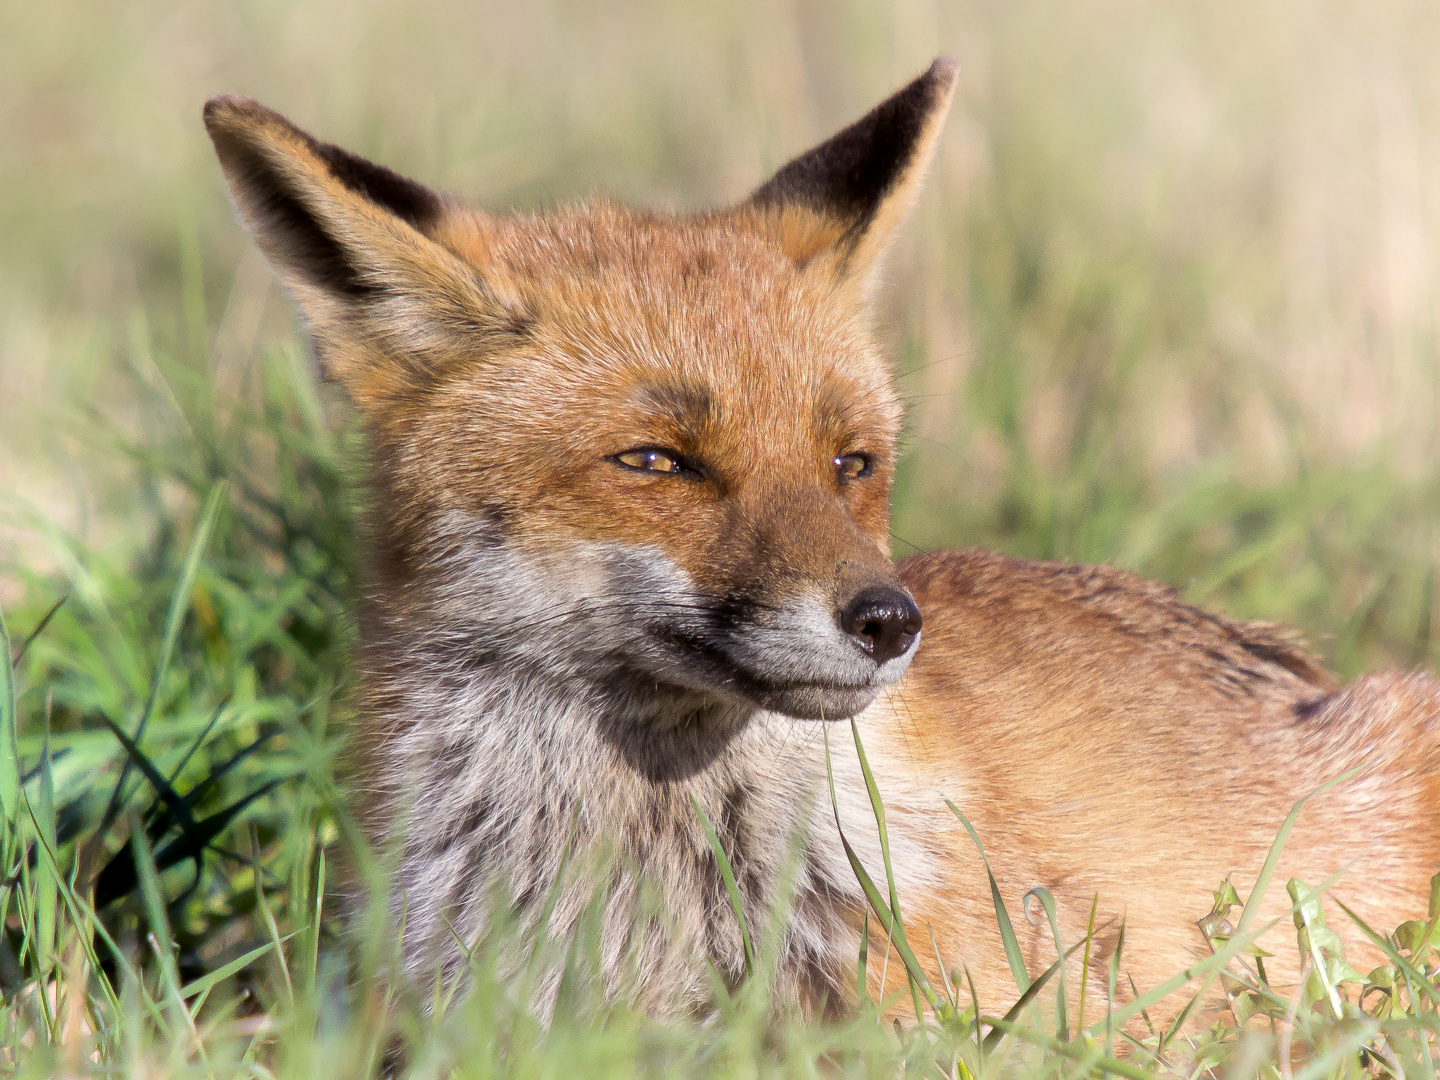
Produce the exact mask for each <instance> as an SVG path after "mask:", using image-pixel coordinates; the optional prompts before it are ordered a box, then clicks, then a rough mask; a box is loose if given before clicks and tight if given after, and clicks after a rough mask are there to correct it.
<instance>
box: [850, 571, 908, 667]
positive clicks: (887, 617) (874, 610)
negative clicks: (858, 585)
mask: <svg viewBox="0 0 1440 1080" xmlns="http://www.w3.org/2000/svg"><path fill="white" fill-rule="evenodd" d="M840 629H841V630H843V631H845V633H847V634H849V635H850V636H851V637H852V638H854V639H855V640H856V641H857V642H858V643H859V645H860V647H861V648H862V649H864V650H865V651H866V652H867V653H869V654H870V657H871V658H872V659H873V660H874V661H875V663H877V664H883V663H885V661H887V660H894V659H895V657H897V656H903V655H904V653H905V652H906V650H907V649H909V648H910V646H911V645H913V644H914V643H915V635H916V634H918V633H920V609H919V608H918V607H916V606H915V601H914V600H911V599H910V597H909V596H908V595H906V594H905V593H903V592H901V591H900V590H899V589H889V588H885V587H883V586H879V587H875V588H869V589H862V590H861V591H860V593H859V594H858V595H856V597H855V598H854V599H853V600H851V601H850V603H849V604H847V605H846V606H845V610H843V611H842V612H840Z"/></svg>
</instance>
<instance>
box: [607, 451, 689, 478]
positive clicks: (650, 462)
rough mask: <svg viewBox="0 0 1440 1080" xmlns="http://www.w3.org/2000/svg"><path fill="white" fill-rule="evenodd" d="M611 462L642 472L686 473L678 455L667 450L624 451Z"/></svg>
mask: <svg viewBox="0 0 1440 1080" xmlns="http://www.w3.org/2000/svg"><path fill="white" fill-rule="evenodd" d="M612 460H614V461H618V462H619V463H620V464H621V465H624V466H625V467H626V468H627V469H639V470H640V471H642V472H658V473H679V472H685V471H686V469H685V466H684V465H683V464H681V461H680V455H679V454H673V453H671V452H670V451H668V450H656V449H654V448H653V447H641V448H639V449H636V450H626V451H625V452H624V453H622V454H616V455H615V457H614V458H613V459H612Z"/></svg>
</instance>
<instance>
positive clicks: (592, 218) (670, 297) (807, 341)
mask: <svg viewBox="0 0 1440 1080" xmlns="http://www.w3.org/2000/svg"><path fill="white" fill-rule="evenodd" d="M442 236H443V240H442V242H443V243H445V245H446V246H447V247H449V248H450V249H451V250H452V251H453V252H454V253H455V254H457V255H459V256H460V257H461V258H463V259H465V260H466V262H468V263H470V264H471V265H472V266H474V267H475V270H476V273H477V275H478V276H479V277H480V278H481V280H483V281H485V282H487V283H488V284H489V285H490V286H491V287H492V288H493V289H494V290H495V291H496V292H498V293H499V294H501V295H503V296H505V297H507V299H508V302H509V304H510V305H511V306H512V307H514V308H515V309H516V310H517V311H518V312H519V313H520V314H519V321H520V322H521V323H522V324H523V326H524V328H525V332H524V336H523V342H522V343H521V344H520V345H519V347H518V348H516V349H514V350H513V351H512V352H511V354H510V355H506V356H498V357H497V356H494V355H489V356H476V357H475V358H474V359H473V360H472V361H470V362H469V363H464V362H462V363H461V364H460V365H458V368H459V371H458V373H457V374H458V376H459V377H458V378H456V379H454V380H453V382H452V387H453V390H454V392H455V393H458V394H460V395H461V396H462V397H468V396H469V394H470V393H473V392H482V393H483V392H485V391H486V390H488V389H489V388H490V387H491V386H494V385H496V384H503V385H504V387H505V390H506V393H507V395H511V397H510V405H511V407H512V408H516V409H521V410H523V413H524V415H523V417H522V419H524V420H526V421H528V422H531V423H538V422H541V421H543V419H545V418H546V417H547V416H548V417H550V418H552V419H554V420H557V421H563V422H566V423H573V422H574V421H575V420H576V416H575V414H576V412H577V411H580V412H583V413H585V417H584V421H585V423H584V427H585V428H586V429H590V430H594V429H609V430H608V431H606V434H608V435H613V436H614V437H621V438H623V437H625V436H632V437H634V438H637V439H641V440H642V441H643V439H644V438H646V437H652V438H654V439H657V440H673V445H674V447H675V448H676V449H679V450H682V451H687V450H691V451H693V450H699V449H702V448H703V449H709V450H716V451H719V452H723V451H724V450H725V449H727V445H726V444H738V443H751V444H756V445H753V446H750V447H749V448H748V449H749V450H750V451H752V452H754V451H756V450H758V449H759V448H760V446H764V445H768V446H772V447H774V448H775V449H777V450H780V449H782V447H781V446H780V445H779V444H781V443H783V442H787V441H792V440H791V439H790V438H788V437H789V436H798V437H800V438H802V439H806V440H808V441H809V442H810V443H812V444H813V443H817V442H818V443H821V444H824V449H826V450H827V451H832V444H833V451H832V452H837V453H838V452H843V451H844V450H847V449H857V450H858V449H866V450H869V451H871V452H875V453H884V452H885V451H886V450H887V447H888V444H889V442H891V441H892V440H893V438H894V436H895V432H896V429H897V427H898V423H899V414H900V408H899V404H898V400H897V398H896V395H895V391H894V388H893V386H892V381H891V378H890V373H889V370H888V366H887V365H886V363H885V361H884V360H883V358H882V357H881V356H880V355H879V353H878V351H877V350H876V348H875V347H874V345H873V344H872V343H871V340H870V336H869V333H868V325H867V316H866V312H865V311H864V309H863V307H862V306H861V305H858V304H856V303H854V302H853V301H850V300H849V298H848V297H847V296H846V294H845V293H844V292H843V291H842V290H839V289H837V288H836V287H835V285H834V283H833V281H832V280H831V279H829V278H828V277H824V276H820V275H811V274H808V273H807V272H806V268H805V267H804V266H802V265H797V264H796V262H795V261H794V260H793V259H792V258H790V257H789V256H788V255H787V254H786V253H785V251H783V250H782V249H781V248H780V246H779V245H778V244H776V243H774V242H773V241H772V240H770V239H769V238H767V237H766V236H764V235H757V234H755V233H752V232H748V231H746V230H745V229H743V227H738V228H737V227H736V224H735V223H734V221H733V220H731V219H723V218H703V217H701V218H667V217H661V216H657V215H654V214H643V213H634V212H629V211H625V210H622V209H619V208H616V207H613V206H609V205H604V204H602V205H599V206H594V207H589V208H582V209H577V210H566V211H560V212H557V213H554V214H550V215H545V216H521V217H513V218H501V219H496V218H489V217H485V216H482V215H479V214H472V213H470V212H467V211H460V212H456V213H453V214H452V215H451V217H450V219H449V220H448V221H447V223H446V228H445V229H444V232H443V233H442ZM453 370H454V369H452V371H453ZM525 390H528V391H530V392H528V393H523V394H522V400H521V401H519V402H517V401H516V400H515V398H514V397H513V395H514V394H515V393H516V392H517V391H525ZM485 411H486V412H487V413H488V412H490V409H488V408H487V409H486V410H485ZM497 419H499V418H497ZM807 419H808V420H809V421H810V422H809V423H805V420H807ZM573 430H575V429H572V431H573ZM576 434H577V435H578V434H579V432H578V431H577V432H576ZM747 436H748V437H747ZM860 443H864V444H866V445H864V446H862V445H859V444H860ZM850 444H854V445H850ZM729 448H731V449H735V450H740V449H742V448H741V446H739V445H734V446H732V447H729ZM783 449H786V450H792V451H793V449H794V447H784V448H783Z"/></svg>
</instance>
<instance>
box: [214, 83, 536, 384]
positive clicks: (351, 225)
mask: <svg viewBox="0 0 1440 1080" xmlns="http://www.w3.org/2000/svg"><path fill="white" fill-rule="evenodd" d="M205 127H206V130H207V131H208V132H209V133H210V139H211V141H212V142H214V144H215V152H216V154H217V155H218V156H219V158H220V165H221V167H222V168H223V169H224V171H225V178H226V180H227V181H228V182H229V185H230V191H231V194H232V196H233V197H234V200H235V205H236V206H237V207H238V209H239V211H240V215H241V217H243V218H244V220H245V222H246V224H247V225H248V226H249V228H250V231H251V232H252V233H253V234H254V236H255V239H256V241H257V242H258V243H259V245H260V248H261V250H263V251H264V252H265V255H266V256H267V257H268V258H269V260H270V262H271V263H272V264H273V265H274V267H275V269H276V270H277V271H278V273H279V274H280V277H281V278H282V279H283V280H284V282H285V284H286V285H287V286H288V287H289V289H290V291H291V293H293V294H294V296H295V299H296V302H297V303H298V304H299V305H300V308H301V310H302V311H303V312H304V314H305V317H306V321H307V322H308V323H309V327H310V331H311V334H312V336H313V337H314V340H315V349H316V353H317V354H318V355H319V357H320V360H321V364H322V367H323V368H324V370H325V374H326V376H327V377H331V378H334V379H336V380H337V381H339V382H340V383H341V384H342V385H343V386H344V387H345V388H346V390H347V391H349V392H350V394H351V396H352V397H353V398H354V399H355V401H356V404H358V405H360V406H361V407H362V408H363V407H365V406H367V405H370V404H372V403H374V402H376V401H378V400H380V399H383V398H385V397H387V396H393V395H394V394H396V393H400V392H403V391H405V390H407V389H409V388H413V387H414V386H415V385H416V384H417V382H423V381H425V380H427V379H428V378H432V377H433V376H434V375H435V373H436V371H437V369H438V367H439V366H440V365H441V364H443V361H444V358H445V356H446V355H447V354H450V353H453V352H454V350H455V349H456V348H457V347H465V348H467V349H468V350H470V351H473V350H474V349H476V348H477V347H483V345H484V344H485V342H486V340H487V339H490V340H492V341H493V339H494V338H495V336H496V335H497V334H501V335H503V334H505V333H507V331H508V332H513V331H514V328H515V326H516V321H515V316H514V314H513V313H507V311H506V305H504V304H503V303H502V302H501V301H500V299H499V297H498V296H497V295H496V294H495V292H494V290H493V289H491V288H490V287H489V286H488V285H487V284H486V283H485V282H484V281H483V280H482V279H481V278H480V276H479V273H478V272H477V270H476V269H475V268H474V267H473V266H471V265H470V264H469V263H466V262H464V261H463V260H461V259H460V258H459V257H457V256H456V255H454V254H453V253H451V252H450V251H449V250H448V249H447V248H446V247H444V246H443V244H442V243H439V242H437V240H436V239H435V238H436V237H437V236H438V235H440V232H439V230H440V229H441V228H443V225H444V220H445V217H446V214H447V212H448V207H449V204H448V202H447V200H446V199H445V198H444V197H442V196H440V195H438V194H436V193H435V192H433V191H431V190H430V189H428V188H426V187H424V186H423V185H421V184H417V183H415V182H414V181H413V180H407V179H405V178H404V177H402V176H399V175H398V174H396V173H393V172H391V171H390V170H389V169H386V168H384V167H383V166H380V165H375V164H372V163H371V162H369V161H366V160H365V159H364V158H361V157H358V156H356V155H355V154H351V153H349V152H348V151H345V150H342V149H340V148H339V147H338V146H330V145H328V144H326V143H321V142H318V141H317V140H315V139H314V138H312V137H311V136H309V135H307V134H306V133H305V132H303V131H301V130H300V129H299V128H297V127H296V126H295V125H294V124H292V123H290V121H288V120H286V119H285V118H284V117H283V116H281V115H280V114H279V113H276V112H273V111H272V110H270V109H267V108H265V107H264V106H263V105H260V104H258V103H257V102H254V101H251V100H249V99H247V98H240V97H218V98H214V99H212V100H211V101H209V102H207V103H206V105H205Z"/></svg>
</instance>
